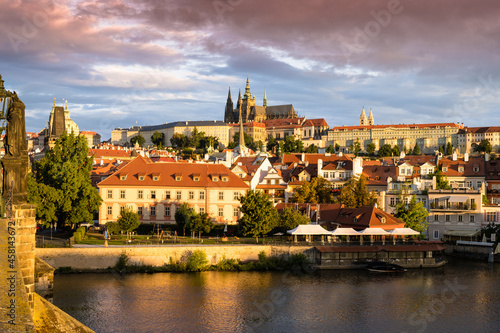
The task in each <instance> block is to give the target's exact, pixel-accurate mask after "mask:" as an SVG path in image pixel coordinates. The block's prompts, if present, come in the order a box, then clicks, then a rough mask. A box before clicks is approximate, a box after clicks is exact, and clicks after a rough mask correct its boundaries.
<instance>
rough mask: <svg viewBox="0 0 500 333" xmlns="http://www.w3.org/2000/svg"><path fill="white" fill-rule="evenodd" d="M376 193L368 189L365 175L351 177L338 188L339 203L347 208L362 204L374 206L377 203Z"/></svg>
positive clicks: (357, 206)
mask: <svg viewBox="0 0 500 333" xmlns="http://www.w3.org/2000/svg"><path fill="white" fill-rule="evenodd" d="M377 199H378V196H377V193H375V191H368V188H367V187H366V177H365V176H363V175H361V177H352V178H351V179H349V181H348V182H347V183H346V184H345V186H344V187H343V188H342V190H340V194H339V196H338V200H339V203H341V204H343V205H344V206H346V207H347V208H359V207H362V206H374V205H375V204H376V203H377Z"/></svg>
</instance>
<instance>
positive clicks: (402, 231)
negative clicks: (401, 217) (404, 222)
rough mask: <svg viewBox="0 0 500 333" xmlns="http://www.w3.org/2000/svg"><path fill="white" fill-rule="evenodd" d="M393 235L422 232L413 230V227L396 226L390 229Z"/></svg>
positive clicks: (408, 234) (418, 233)
mask: <svg viewBox="0 0 500 333" xmlns="http://www.w3.org/2000/svg"><path fill="white" fill-rule="evenodd" d="M389 232H390V233H391V235H394V236H395V235H398V236H410V235H420V232H418V231H415V230H413V229H412V228H396V229H394V230H391V231H389Z"/></svg>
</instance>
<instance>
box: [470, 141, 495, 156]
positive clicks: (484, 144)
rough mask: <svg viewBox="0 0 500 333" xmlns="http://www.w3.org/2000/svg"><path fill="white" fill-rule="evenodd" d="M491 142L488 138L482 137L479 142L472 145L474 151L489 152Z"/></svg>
mask: <svg viewBox="0 0 500 333" xmlns="http://www.w3.org/2000/svg"><path fill="white" fill-rule="evenodd" d="M491 149H492V147H491V143H490V141H489V140H488V139H483V140H481V142H479V144H478V145H477V146H476V147H474V151H476V152H479V153H486V154H489V153H491Z"/></svg>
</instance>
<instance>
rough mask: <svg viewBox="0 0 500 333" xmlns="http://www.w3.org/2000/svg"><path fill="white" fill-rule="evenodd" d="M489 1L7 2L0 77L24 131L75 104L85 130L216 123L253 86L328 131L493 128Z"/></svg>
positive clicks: (494, 52) (498, 24) (496, 12)
mask: <svg viewBox="0 0 500 333" xmlns="http://www.w3.org/2000/svg"><path fill="white" fill-rule="evenodd" d="M498 17H500V3H498V2H497V1H494V0H484V1H481V2H473V1H469V0H441V1H431V0H424V1H412V0H400V1H398V0H374V1H362V0H340V1H327V0H313V1H298V0H295V1H293V0H287V1H284V0H282V1H268V0H267V1H263V0H252V1H249V0H215V1H205V0H183V1H160V0H158V1H154V0H114V1H97V0H96V1H76V0H73V1H70V0H52V1H51V0H41V1H40V0H38V1H4V2H3V3H2V11H1V12H0V58H1V59H2V62H1V66H0V74H1V75H2V76H3V78H4V80H5V81H6V86H7V88H8V89H10V90H16V91H18V93H19V94H20V96H21V98H22V99H23V101H25V103H26V105H27V128H28V130H29V131H38V130H40V129H41V128H42V127H43V124H45V123H46V122H47V120H48V116H49V112H50V109H51V106H52V102H53V98H54V97H56V98H57V99H58V101H59V102H58V103H61V102H60V101H62V98H66V99H68V100H69V109H70V112H71V114H72V118H73V119H74V120H75V121H76V122H77V123H78V124H79V126H80V127H81V128H82V129H86V130H95V131H98V132H99V133H100V134H101V135H102V136H103V138H108V137H109V136H110V132H111V130H112V129H113V128H114V127H129V126H132V125H135V124H136V123H137V124H141V125H152V124H158V123H162V122H171V121H177V120H203V119H222V118H223V110H224V106H225V100H226V96H227V89H228V87H231V88H232V92H233V98H235V97H236V96H237V91H238V89H243V88H244V84H245V80H246V76H247V74H248V75H249V77H250V83H251V88H252V93H253V94H255V95H256V98H257V100H258V101H262V97H263V92H264V89H266V90H267V96H268V103H269V104H271V105H272V104H284V103H286V104H289V103H292V104H293V105H294V106H295V108H296V109H297V110H298V112H299V113H300V114H302V115H305V116H307V117H308V118H317V117H322V118H325V119H326V120H327V122H328V124H329V125H330V126H332V127H333V126H339V125H342V124H346V125H353V124H357V122H358V117H359V114H360V112H361V108H362V107H363V106H364V107H365V108H366V109H369V108H373V113H374V115H375V121H376V123H379V124H388V123H402V122H405V123H422V122H464V123H465V124H466V125H469V126H488V125H492V124H493V125H495V124H496V125H499V124H500V116H499V115H498V112H496V111H497V109H498V108H499V107H500V97H499V96H500V94H499V83H500V82H499V80H500V67H499V65H498V64H499V61H498V60H499V57H500V56H499V54H500V52H499V51H500V39H498V37H497V36H498V35H499V33H500V21H499V20H498Z"/></svg>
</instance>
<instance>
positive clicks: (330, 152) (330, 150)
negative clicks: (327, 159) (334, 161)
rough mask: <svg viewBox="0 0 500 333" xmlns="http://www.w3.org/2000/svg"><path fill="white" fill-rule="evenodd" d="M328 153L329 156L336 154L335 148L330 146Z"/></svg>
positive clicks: (327, 149)
mask: <svg viewBox="0 0 500 333" xmlns="http://www.w3.org/2000/svg"><path fill="white" fill-rule="evenodd" d="M326 152H327V153H329V154H335V148H334V147H333V146H332V145H329V146H328V147H327V148H326Z"/></svg>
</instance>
